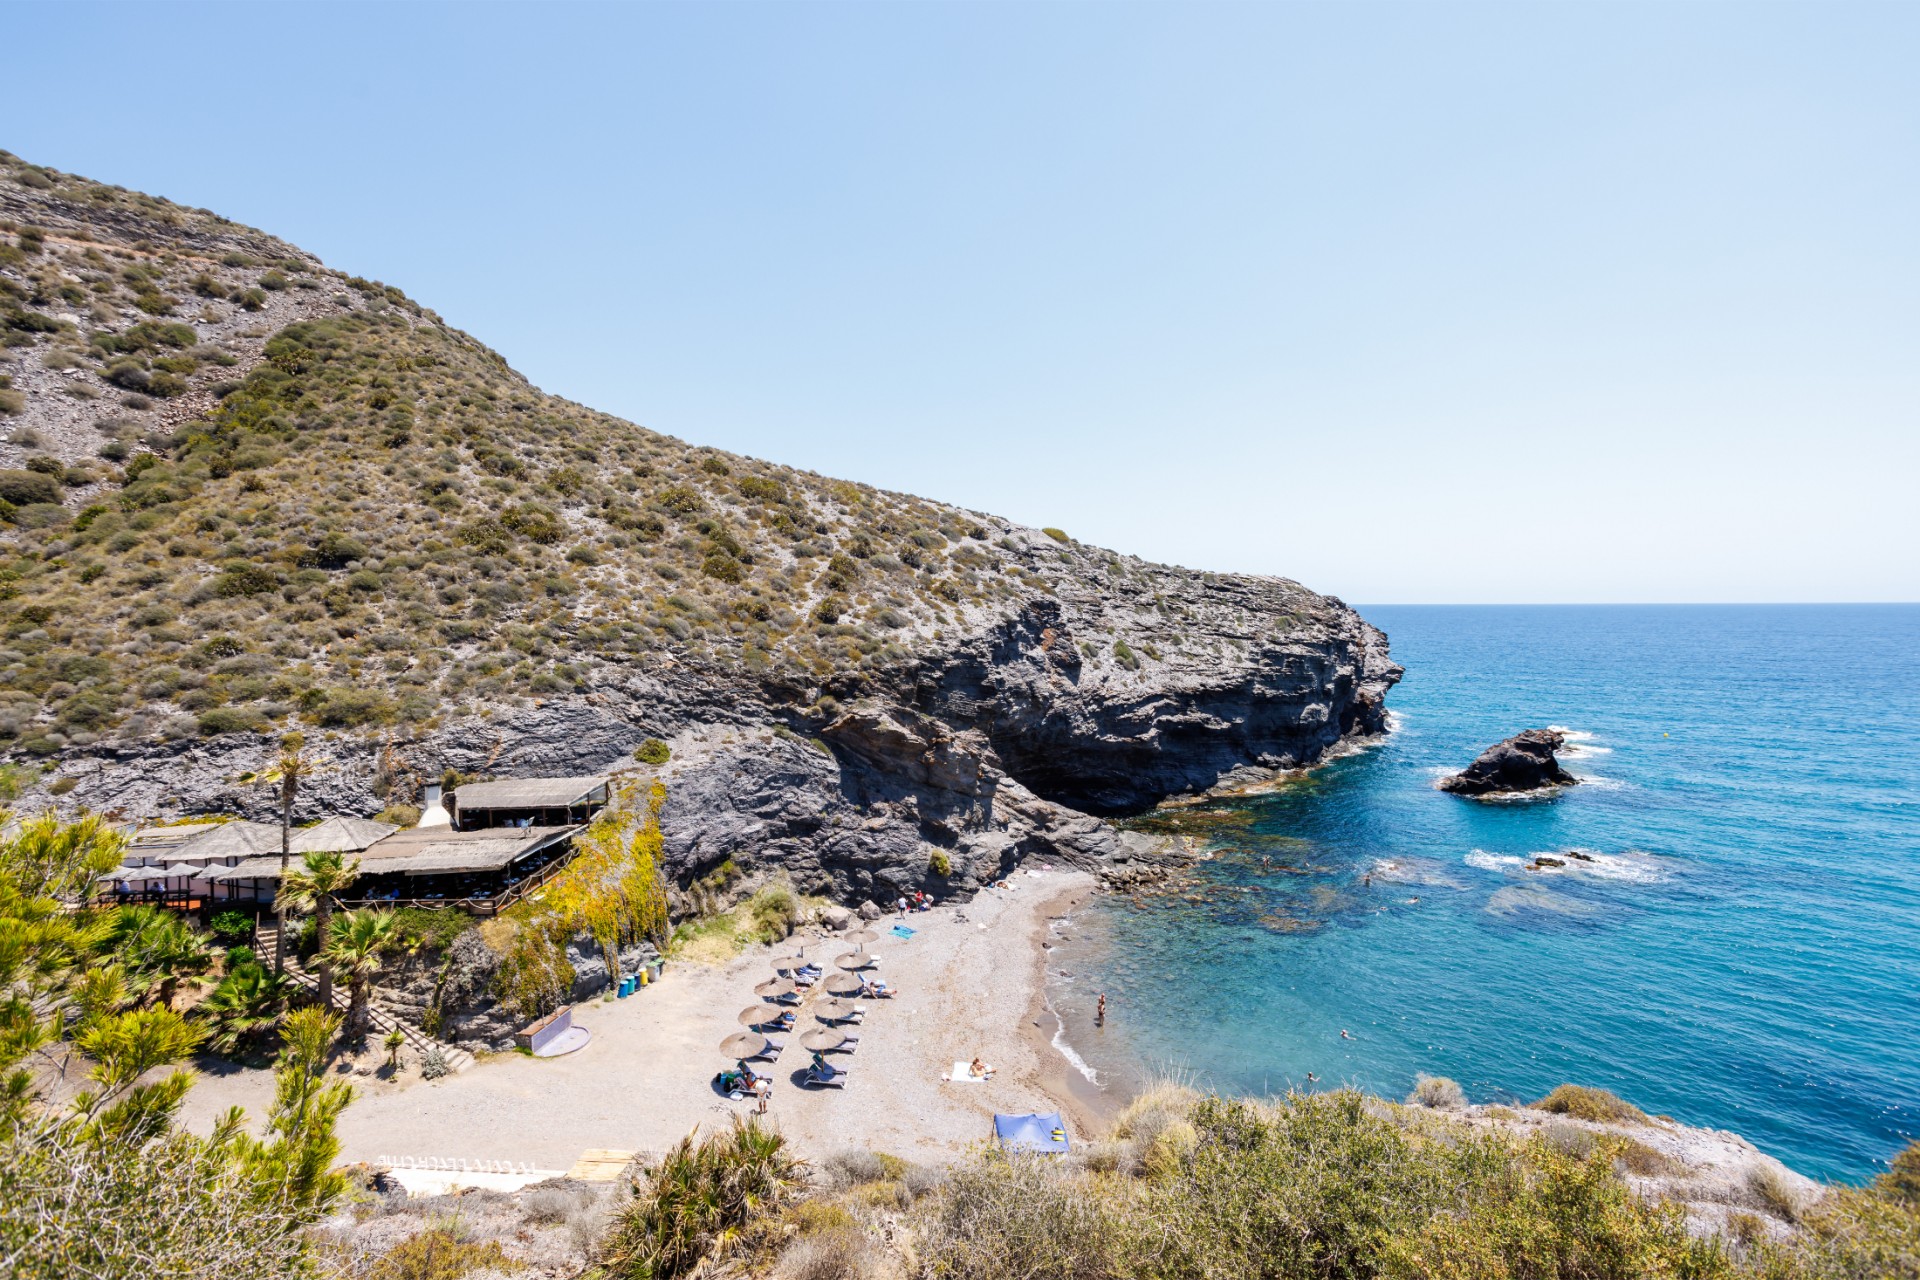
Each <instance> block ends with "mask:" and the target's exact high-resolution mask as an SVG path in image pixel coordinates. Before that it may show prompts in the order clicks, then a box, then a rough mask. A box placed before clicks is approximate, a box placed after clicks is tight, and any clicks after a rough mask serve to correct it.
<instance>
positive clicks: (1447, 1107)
mask: <svg viewBox="0 0 1920 1280" xmlns="http://www.w3.org/2000/svg"><path fill="white" fill-rule="evenodd" d="M1407 1105H1408V1106H1420V1107H1431V1108H1433V1109H1435V1110H1438V1111H1452V1110H1455V1109H1456V1108H1459V1107H1464V1106H1466V1105H1467V1092H1466V1090H1464V1089H1462V1088H1461V1087H1460V1086H1459V1085H1458V1084H1457V1083H1455V1082H1454V1081H1452V1080H1449V1079H1448V1078H1447V1077H1446V1076H1430V1075H1428V1074H1427V1073H1426V1072H1424V1071H1423V1072H1421V1073H1420V1074H1419V1075H1417V1076H1415V1077H1414V1078H1413V1092H1412V1093H1410V1094H1408V1095H1407Z"/></svg>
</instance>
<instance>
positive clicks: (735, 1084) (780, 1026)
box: [714, 929, 893, 1106]
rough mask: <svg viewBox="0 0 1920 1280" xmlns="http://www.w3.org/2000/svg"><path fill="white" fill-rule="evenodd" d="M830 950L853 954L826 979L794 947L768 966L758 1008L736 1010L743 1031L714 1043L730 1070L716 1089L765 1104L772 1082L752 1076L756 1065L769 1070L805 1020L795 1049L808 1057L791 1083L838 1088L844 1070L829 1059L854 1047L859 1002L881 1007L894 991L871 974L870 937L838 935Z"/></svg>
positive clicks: (874, 959) (839, 959)
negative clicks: (844, 946)
mask: <svg viewBox="0 0 1920 1280" xmlns="http://www.w3.org/2000/svg"><path fill="white" fill-rule="evenodd" d="M832 940H833V941H834V942H837V943H849V944H851V945H852V946H853V948H854V949H853V950H852V951H848V952H845V953H843V954H841V955H838V956H835V957H834V959H833V966H834V972H832V973H828V972H827V971H826V970H825V969H824V968H823V967H822V966H821V965H820V963H819V962H818V961H815V960H812V959H810V958H809V957H808V956H807V953H806V947H805V946H804V945H797V946H796V947H795V949H794V950H793V951H792V952H790V953H787V954H783V955H780V956H778V957H776V958H775V959H774V961H773V975H772V976H771V977H769V978H768V979H767V980H766V981H765V982H762V983H760V984H759V985H758V986H756V987H754V989H753V994H754V995H756V996H758V997H759V998H760V1000H761V1001H762V1003H760V1004H754V1005H749V1006H748V1007H746V1008H745V1009H742V1010H741V1011H740V1013H739V1015H738V1018H737V1021H738V1022H739V1024H740V1025H741V1026H742V1027H744V1028H745V1030H743V1031H736V1032H734V1033H733V1034H732V1035H729V1036H728V1037H726V1039H724V1040H722V1041H721V1042H720V1053H721V1056H722V1057H724V1058H727V1059H729V1060H730V1061H731V1062H732V1063H733V1064H734V1065H733V1069H732V1070H728V1071H721V1072H720V1073H719V1074H718V1075H716V1076H715V1077H714V1084H715V1086H716V1087H717V1088H718V1089H719V1090H720V1091H721V1092H722V1093H725V1094H726V1095H727V1096H729V1097H731V1098H733V1099H735V1100H736V1101H737V1100H740V1099H743V1098H748V1097H754V1098H759V1099H761V1100H762V1105H763V1106H764V1099H765V1098H766V1096H767V1094H768V1093H769V1091H770V1090H771V1089H772V1087H773V1078H772V1077H771V1076H770V1075H767V1074H764V1073H763V1072H762V1071H761V1070H759V1069H756V1068H755V1067H754V1066H753V1064H754V1063H756V1062H763V1063H773V1062H776V1061H777V1060H778V1059H779V1057H780V1054H781V1052H782V1051H783V1050H785V1049H786V1047H787V1045H788V1043H789V1042H790V1040H791V1039H792V1034H793V1032H794V1030H795V1028H796V1027H797V1026H799V1025H800V1018H801V1017H802V1015H804V1014H811V1015H812V1017H813V1020H814V1022H815V1024H817V1025H814V1026H811V1027H808V1028H807V1029H806V1030H804V1031H802V1032H801V1033H800V1035H799V1046H800V1048H801V1049H802V1050H804V1051H805V1052H806V1054H807V1065H806V1067H805V1068H804V1070H802V1071H801V1072H800V1073H799V1074H798V1075H797V1083H799V1084H801V1085H802V1086H804V1087H807V1088H822V1087H824V1088H836V1089H838V1088H845V1087H846V1084H847V1081H848V1078H849V1075H850V1074H851V1073H850V1072H849V1070H848V1068H847V1067H845V1066H843V1065H841V1063H840V1062H838V1061H835V1060H834V1059H830V1058H829V1057H828V1056H827V1055H828V1054H835V1055H845V1054H850V1053H852V1052H854V1050H856V1049H857V1048H858V1047H859V1045H860V1035H859V1033H858V1031H857V1030H856V1029H857V1028H858V1027H859V1026H860V1025H861V1024H862V1023H863V1022H864V1021H865V1020H866V1015H867V1006H866V1005H865V1004H863V1003H861V1002H862V1001H863V1000H885V999H889V998H891V997H892V995H893V990H892V989H891V988H890V987H888V986H887V984H886V983H885V982H884V981H883V980H881V979H880V978H879V977H877V976H875V970H876V969H877V968H878V967H879V964H880V957H878V956H876V955H874V954H873V953H872V952H870V951H868V950H867V944H868V943H870V942H875V941H878V940H879V935H877V934H875V933H874V932H873V931H872V930H869V929H860V930H857V931H855V932H852V933H844V934H837V935H835V936H834V937H833V939H832Z"/></svg>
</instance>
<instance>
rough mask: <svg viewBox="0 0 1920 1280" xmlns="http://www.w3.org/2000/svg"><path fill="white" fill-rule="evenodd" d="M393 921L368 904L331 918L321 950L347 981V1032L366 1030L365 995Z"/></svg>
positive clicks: (388, 942) (357, 1033) (391, 937)
mask: <svg viewBox="0 0 1920 1280" xmlns="http://www.w3.org/2000/svg"><path fill="white" fill-rule="evenodd" d="M396 924H397V922H396V921H395V919H394V918H393V916H391V915H389V914H387V913H386V912H384V911H376V910H374V909H373V908H371V907H363V908H361V909H360V910H358V911H348V912H345V913H343V914H341V915H338V916H335V917H334V918H333V923H332V929H331V932H329V933H328V935H327V945H326V950H325V954H326V957H327V961H328V963H330V964H331V965H332V966H333V970H334V972H335V973H338V974H339V975H341V976H342V977H344V978H345V979H346V980H347V983H348V991H349V993H350V995H349V1001H348V1005H347V1034H348V1035H349V1036H364V1035H365V1034H366V1031H367V998H368V995H369V994H370V992H371V990H372V987H373V980H374V978H375V977H377V976H379V973H380V963H381V957H382V956H383V955H384V954H385V953H386V951H387V949H388V948H389V947H390V946H391V945H392V944H393V942H394V935H395V929H396Z"/></svg>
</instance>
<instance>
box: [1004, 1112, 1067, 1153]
mask: <svg viewBox="0 0 1920 1280" xmlns="http://www.w3.org/2000/svg"><path fill="white" fill-rule="evenodd" d="M993 1136H994V1137H995V1138H997V1139H999V1141H1000V1145H1001V1146H1002V1147H1005V1148H1006V1149H1007V1150H1008V1151H1040V1152H1047V1153H1054V1152H1060V1151H1065V1150H1066V1149H1067V1126H1066V1122H1065V1121H1063V1120H1061V1119H1060V1113H1059V1112H1058V1111H1051V1112H1048V1113H1047V1114H1045V1115H1041V1114H1040V1113H1039V1112H1029V1113H1028V1114H1026V1115H1024V1116H1000V1115H997V1116H995V1117H994V1118H993Z"/></svg>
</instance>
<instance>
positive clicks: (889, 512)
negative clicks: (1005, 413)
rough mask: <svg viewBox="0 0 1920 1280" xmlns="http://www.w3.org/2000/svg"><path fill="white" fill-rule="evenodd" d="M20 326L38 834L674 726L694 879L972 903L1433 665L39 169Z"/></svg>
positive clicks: (593, 765) (413, 784)
mask: <svg viewBox="0 0 1920 1280" xmlns="http://www.w3.org/2000/svg"><path fill="white" fill-rule="evenodd" d="M0 336H3V337H4V342H5V346H4V348H3V349H0V433H4V436H5V439H4V440H0V522H3V523H0V597H3V598H0V752H4V754H5V756H6V757H7V759H8V760H9V761H11V762H12V763H13V765H14V766H15V767H14V768H12V769H11V770H10V771H9V772H8V773H7V775H6V781H7V783H8V785H9V787H10V788H12V789H14V790H16V791H18V792H19V793H20V794H19V799H18V803H20V804H24V805H32V804H38V803H44V802H47V801H48V800H49V799H56V800H57V802H58V803H59V804H61V805H63V806H68V807H73V806H80V805H85V806H89V807H92V808H96V809H107V810H112V811H117V812H120V813H123V814H125V815H127V816H129V817H143V816H156V815H165V814H170V813H176V812H185V811H199V810H207V809H238V810H241V811H255V810H264V809H265V808H266V807H267V806H268V803H269V797H268V795H267V794H266V792H265V791H264V789H262V788H258V787H253V786H250V785H249V784H248V783H247V781H246V779H247V778H248V777H249V776H250V775H251V774H252V773H253V772H254V771H255V770H257V769H258V768H259V767H260V765H261V764H262V763H263V762H264V760H265V759H266V758H267V755H268V753H269V752H270V750H271V746H272V743H273V742H274V741H275V739H276V737H277V735H278V734H280V733H282V732H285V731H286V730H287V729H289V728H293V727H300V728H302V729H304V731H305V732H306V733H307V734H308V736H309V740H310V741H312V742H314V744H315V746H316V747H317V749H318V752H319V754H320V755H321V756H322V758H323V759H324V761H325V762H326V766H327V767H326V768H325V769H324V770H323V771H322V772H321V773H320V774H319V775H318V776H317V777H316V778H315V780H314V782H313V785H312V786H311V787H310V788H309V790H308V793H307V796H306V798H305V800H304V801H303V805H304V807H306V808H308V809H310V810H311V811H312V812H313V813H318V812H320V811H322V810H327V811H345V812H370V811H372V810H374V809H377V808H379V807H381V804H382V803H383V802H386V801H406V800H410V799H417V794H418V789H419V786H420V785H421V783H422V781H423V780H431V779H435V778H438V777H439V776H440V775H441V773H442V772H443V771H444V770H448V769H455V770H460V771H463V772H465V773H467V774H511V773H527V772H536V771H557V770H564V771H569V772H580V771H584V770H590V769H603V768H607V767H610V766H614V765H618V764H621V763H622V762H625V763H628V764H630V763H631V753H632V752H633V750H634V749H635V747H636V746H637V745H638V744H640V743H642V742H643V741H645V740H646V739H648V738H661V739H664V740H667V741H668V742H670V743H671V744H673V746H674V748H675V752H674V758H673V761H672V763H671V764H669V765H668V766H667V773H668V774H669V780H670V785H671V797H672V798H671V800H670V802H669V809H668V815H667V816H668V828H669V836H670V844H669V853H670V855H671V856H672V858H673V859H674V865H675V867H676V869H677V870H678V871H680V872H682V873H683V874H686V875H692V874H695V873H699V872H703V871H704V870H706V869H709V868H711V867H713V866H716V865H719V864H720V863H723V862H725V861H726V860H727V859H729V858H732V859H734V860H735V863H736V866H738V867H740V868H742V869H744V870H749V871H751V870H753V869H754V868H756V867H762V866H772V865H779V866H781V867H784V868H785V869H787V870H788V871H789V872H791V873H792V874H793V875H794V876H795V877H796V879H797V880H799V881H800V882H801V884H802V887H804V888H809V889H817V890H825V891H832V892H834V893H837V894H840V895H842V896H857V895H860V894H865V893H881V892H884V891H885V890H886V888H888V887H890V886H892V885H895V884H899V885H905V884H908V883H913V884H918V883H921V882H922V881H923V880H925V879H926V878H927V877H928V875H929V872H928V867H929V864H930V863H932V864H935V865H940V864H944V865H947V866H949V868H950V872H949V876H950V880H949V881H947V882H948V883H954V884H957V885H960V886H965V885H967V884H970V883H972V882H974V881H976V880H977V879H978V878H980V877H983V876H987V875H991V874H994V873H995V872H996V871H997V870H998V869H999V868H1001V867H1004V866H1006V865H1009V863H1010V861H1011V860H1012V859H1014V858H1017V857H1018V856H1021V855H1022V854H1024V853H1028V852H1045V851H1051V852H1054V853H1057V854H1060V855H1063V856H1071V857H1083V856H1084V857H1100V856H1113V855H1114V854H1116V853H1119V852H1121V849H1120V845H1119V843H1118V842H1117V839H1116V837H1115V836H1114V835H1113V833H1112V832H1111V831H1110V829H1109V828H1107V827H1106V826H1105V824H1102V823H1100V822H1097V821H1095V820H1094V819H1093V818H1091V817H1089V816H1088V815H1107V814H1119V813H1126V812H1130V811H1135V810H1138V809H1140V808H1142V807H1144V806H1147V805H1150V804H1153V803H1155V802H1157V801H1159V800H1161V799H1163V798H1165V797H1167V796H1169V795H1173V794H1178V793H1184V792H1192V791H1196V790H1201V789H1204V788H1207V787H1210V786H1212V785H1214V784H1216V783H1217V782H1219V781H1221V780H1222V779H1226V778H1230V777H1234V776H1237V775H1238V774H1240V773H1243V772H1244V771H1249V770H1268V769H1274V768H1283V767H1291V766H1299V765H1304V764H1308V763H1311V762H1313V761H1315V760H1317V759H1319V758H1320V757H1321V756H1322V755H1323V754H1324V753H1325V752H1326V751H1327V750H1328V749H1329V748H1330V747H1333V746H1334V745H1336V744H1338V743H1340V742H1341V741H1342V740H1344V739H1347V738H1350V737H1353V736H1356V735H1365V734H1368V733H1372V732H1376V731H1378V730H1379V729H1380V727H1381V725H1382V721H1383V716H1384V711H1383V708H1382V699H1383V697H1384V696H1385V694H1386V692H1387V690H1388V689H1389V688H1390V687H1391V685H1392V684H1393V682H1394V681H1395V680H1396V679H1397V678H1398V676H1399V668H1397V667H1396V666H1394V665H1393V663H1392V662H1391V660H1390V659H1389V657H1388V654H1387V646H1386V640H1385V637H1384V636H1382V635H1381V634H1380V633H1379V632H1378V631H1376V630H1375V629H1374V628H1372V627H1371V626H1369V625H1368V624H1367V623H1366V622H1365V621H1364V620H1362V619H1361V618H1360V617H1359V616H1358V615H1356V614H1355V613H1354V612H1353V611H1352V610H1351V609H1349V608H1347V607H1346V606H1345V605H1343V604H1342V603H1341V602H1339V601H1338V600H1334V599H1331V598H1329V597H1325V596H1320V595H1316V594H1314V593H1313V592H1311V591H1308V590H1306V589H1305V588H1304V587H1301V586H1300V585H1299V584H1297V583H1293V582H1290V581H1286V580H1284V579H1274V578H1251V577H1231V576H1220V575H1213V574H1204V573H1194V572H1190V571H1187V570H1183V569H1178V568H1171V567H1168V566H1164V565H1155V564H1150V563H1147V562H1144V561H1141V560H1138V559H1135V558H1132V557H1128V556H1121V555H1116V554H1114V553H1112V552H1109V551H1105V550H1101V549H1099V548H1096V547H1090V546H1087V545H1084V544H1082V543H1079V542H1077V541H1075V540H1074V539H1072V538H1071V537H1069V536H1068V535H1067V534H1066V533H1064V532H1062V531H1060V530H1038V529H1029V528H1025V527H1022V526H1019V525H1015V524H1013V523H1011V522H1009V521H1006V520H1002V519H999V518H996V517H993V516H988V515H983V514H980V513H977V512H971V511H964V510H960V509H958V508H954V507H949V506H945V505H942V504H939V503H934V502H928V501H925V500H923V499H919V498H915V497H911V496H907V495H903V494H896V493H888V492H885V491H882V490H878V489H873V488H869V487H866V486H863V485H859V484H854V483H850V482H847V481H841V480H830V479H827V478H824V477H821V476H817V475H814V474H812V473H810V472H804V471H796V470H793V469H791V468H787V467H782V466H778V465H775V464H772V463H768V462H763V461H759V460H756V459H752V458H744V457H739V456H735V455H732V454H727V453H723V452H720V451H718V450H714V449H708V448H702V447H699V446H696V445H690V444H687V443H685V442H682V441H679V440H676V439H673V438H672V437H669V436H664V435H660V434H657V433H655V432H652V431H649V430H646V429H645V428H642V427H638V426H635V425H633V424H631V423H628V422H623V421H621V420H619V419H617V418H612V417H609V416H607V415H605V414H601V413H596V412H594V411H592V410H590V409H586V408H583V407H581V406H579V405H576V404H572V403H570V402H568V401H565V400H562V399H560V398H558V397H555V396H550V395H547V394H545V393H543V392H541V391H539V390H538V389H536V388H534V387H532V386H530V385H529V384H528V383H527V382H526V381H525V379H523V378H521V377H520V376H519V375H518V374H516V373H514V372H513V370H512V369H510V368H508V367H507V364H506V362H505V361H504V360H502V359H501V357H500V356H499V355H497V354H496V353H494V352H493V351H490V350H489V349H487V348H486V347H485V346H483V345H481V344H480V343H478V342H476V341H475V340H474V339H473V338H471V337H469V336H467V335H466V334H464V333H461V332H459V331H458V330H455V329H452V328H450V327H448V326H447V325H446V324H445V323H443V322H442V321H441V320H440V319H439V317H437V316H436V315H434V314H433V312H431V311H429V310H426V309H425V308H422V307H421V306H419V305H418V304H416V303H414V302H412V301H411V300H409V299H408V298H407V297H406V296H405V295H404V294H402V293H401V292H400V291H399V290H397V289H395V288H392V287H390V286H386V285H382V284H378V283H375V282H372V281H368V280H363V279H358V278H355V277H350V276H345V275H342V274H341V273H339V272H335V271H332V270H329V269H328V268H326V267H325V266H323V265H322V264H321V263H319V262H318V261H317V260H315V259H314V258H312V257H311V256H310V255H307V254H304V253H302V252H301V251H299V250H298V249H295V248H293V247H292V246H290V245H287V244H285V243H283V242H281V241H278V240H275V239H273V238H272V237H270V236H267V235H264V234H262V233H260V232H256V231H253V230H250V229H248V228H245V227H241V226H238V225H236V224H233V223H231V222H228V221H226V220H225V219H222V218H220V217H218V216H217V215H214V214H211V213H208V212H206V211H205V210H197V209H186V208H182V207H180V206H177V205H174V204H171V203H169V202H167V201H165V200H160V199H157V198H154V197H151V196H145V195H140V194H138V193H134V192H129V191H126V190H124V189H122V188H117V187H110V186H105V185H102V184H100V183H96V182H92V181H89V180H87V179H83V178H79V177H76V176H74V175H71V174H65V173H60V172H58V171H55V170H52V169H47V168H44V167H40V166H35V165H31V164H28V163H26V162H24V161H22V160H20V159H18V158H17V157H14V156H12V155H10V154H7V153H4V152H0ZM936 850H937V851H941V852H943V853H944V854H945V855H946V856H945V858H944V859H941V858H935V857H934V856H933V854H934V851H936ZM934 879H935V880H936V881H937V880H939V877H935V878H934Z"/></svg>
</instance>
